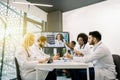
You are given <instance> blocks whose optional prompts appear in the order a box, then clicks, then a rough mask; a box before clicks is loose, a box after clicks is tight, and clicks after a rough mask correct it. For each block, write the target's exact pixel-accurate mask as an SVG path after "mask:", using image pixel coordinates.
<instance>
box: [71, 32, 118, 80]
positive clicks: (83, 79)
mask: <svg viewBox="0 0 120 80" xmlns="http://www.w3.org/2000/svg"><path fill="white" fill-rule="evenodd" d="M101 39H102V36H101V34H100V32H98V31H92V32H89V38H88V42H89V44H90V45H93V51H92V53H91V54H88V55H84V56H80V57H74V56H73V57H71V58H73V61H77V62H82V63H89V62H92V63H93V67H92V68H89V73H90V80H115V79H116V71H115V65H114V62H113V58H112V54H111V52H110V50H109V49H108V48H107V47H106V46H105V45H104V44H103V42H102V41H101ZM80 54H81V52H80ZM72 71H73V72H75V71H76V73H73V72H72ZM71 75H73V76H72V80H87V75H86V70H85V69H76V70H71Z"/></svg>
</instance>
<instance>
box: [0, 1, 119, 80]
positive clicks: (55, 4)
mask: <svg viewBox="0 0 120 80" xmlns="http://www.w3.org/2000/svg"><path fill="white" fill-rule="evenodd" d="M36 3H37V4H36ZM119 21H120V1H119V0H75V1H73V0H0V80H19V79H18V75H17V70H16V68H17V67H16V63H15V57H16V53H17V52H18V51H19V50H20V49H21V44H22V43H23V42H22V41H24V39H25V38H24V35H26V34H27V33H32V34H29V35H31V36H33V34H34V41H39V39H41V37H40V36H45V37H42V39H44V40H45V42H47V44H46V43H45V42H43V43H45V45H40V46H41V47H42V48H41V51H42V53H45V55H46V54H47V58H46V59H45V60H46V61H44V60H43V62H42V61H39V62H40V63H44V62H45V63H46V62H48V60H51V56H52V57H53V59H52V60H51V61H49V62H50V64H48V65H47V66H46V65H42V66H41V65H37V67H36V66H35V67H34V69H35V73H34V78H33V79H32V78H31V79H32V80H54V78H56V79H55V80H77V79H75V78H73V77H74V76H71V74H72V71H71V69H74V68H77V69H79V67H80V66H81V64H80V62H79V63H78V64H77V65H79V66H77V65H76V63H75V64H74V63H73V64H71V63H69V62H68V61H71V60H74V56H72V58H71V55H70V56H69V55H67V56H66V55H64V54H65V53H67V52H68V51H67V47H66V44H65V46H58V45H56V44H57V43H56V40H55V39H57V38H56V37H57V34H60V35H62V36H63V38H64V39H63V40H62V41H63V42H64V43H70V42H72V41H75V42H76V45H75V49H77V47H79V43H78V34H80V33H85V34H86V35H88V40H89V36H90V33H89V32H92V31H98V32H100V34H101V35H102V38H101V39H100V40H101V41H100V42H102V43H103V44H105V46H106V47H107V48H108V49H109V50H110V54H111V55H113V54H115V55H117V57H118V56H119V55H120V51H119V50H120V46H119V41H120V34H119V32H120V29H119V26H120V22H119ZM38 38H39V39H38ZM46 38H47V39H46ZM27 39H28V38H27ZM30 40H31V38H30ZM48 40H49V41H48ZM35 44H36V43H35ZM68 45H69V44H67V46H68ZM87 45H89V43H87ZM89 47H90V48H93V47H94V46H89ZM19 48H20V49H19ZM25 48H26V47H25ZM25 50H26V49H25ZM35 50H36V49H35ZM33 51H34V50H33ZM27 52H29V51H26V54H27ZM33 53H34V52H33ZM36 53H37V52H36ZM56 53H57V54H56ZM74 53H77V51H76V52H74ZM48 57H49V58H48ZM63 57H64V58H63ZM81 57H83V58H84V56H81ZM17 58H18V56H17ZM35 58H36V57H35ZM68 58H70V59H68ZM75 58H76V57H75ZM77 58H79V57H77ZM115 58H116V57H115ZM20 59H21V58H20ZM22 59H23V58H22ZM42 59H43V57H42ZM63 59H64V60H63ZM18 60H19V59H18ZM62 60H63V61H65V62H68V63H67V65H64V66H63V64H62V65H61V64H59V65H58V64H57V66H56V64H54V63H56V62H57V61H58V62H60V63H62V62H61V61H62ZM20 61H21V62H19V61H18V65H19V66H20V67H21V66H23V64H21V63H22V60H20ZM81 61H82V60H81ZM83 61H84V60H83ZM77 62H78V61H77ZM117 62H119V60H118V61H117ZM33 64H35V63H33ZM65 64H66V63H65ZM85 65H86V64H84V66H85ZM116 65H117V67H116ZM58 66H59V67H58ZM68 66H69V67H68ZM82 66H83V64H82ZM93 66H94V65H93ZM28 67H29V65H28ZM39 67H44V68H43V69H40V70H39V69H38V68H39ZM119 67H120V64H118V63H116V62H114V69H115V72H114V73H113V75H115V76H113V75H112V76H113V77H110V79H108V77H109V76H108V77H107V78H101V79H100V78H99V77H98V78H99V79H98V78H96V73H95V69H94V79H92V78H91V77H90V76H91V73H90V76H89V72H88V73H87V71H89V70H88V68H87V70H86V72H85V73H86V75H85V76H86V79H81V78H80V79H78V80H96V79H97V80H120V76H119V75H120V70H118V69H119ZM81 68H82V67H81ZM116 68H117V71H116ZM22 69H24V68H23V67H22V68H20V72H22V71H21V70H22ZM46 69H47V70H46ZM67 69H70V71H69V70H67ZM37 70H38V73H39V72H40V71H41V75H39V74H37ZM79 70H80V69H79ZM42 71H43V72H42ZM19 74H20V75H21V73H19ZM22 74H24V71H23V72H22ZM27 74H28V73H26V74H25V75H22V79H23V80H31V79H29V78H28V79H27V78H24V76H27ZM51 74H52V75H51ZM32 76H33V75H32ZM39 76H42V77H43V78H40V77H39ZM101 76H104V75H101ZM30 77H31V76H30ZM104 77H106V76H104ZM116 77H117V79H115V78H116Z"/></svg>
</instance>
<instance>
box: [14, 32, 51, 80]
mask: <svg viewBox="0 0 120 80" xmlns="http://www.w3.org/2000/svg"><path fill="white" fill-rule="evenodd" d="M33 43H34V34H33V33H27V34H26V35H25V36H24V40H23V45H22V47H21V48H20V49H19V50H18V51H17V52H16V54H15V56H16V58H17V60H18V64H19V66H20V75H21V78H22V80H36V71H35V67H36V65H37V64H39V63H44V62H46V61H48V58H44V59H38V58H36V56H34V55H33V53H32V51H31V50H30V47H31V46H32V45H33ZM48 72H49V71H48V70H46V71H45V70H39V74H38V75H39V76H38V77H39V80H45V79H46V76H47V75H48Z"/></svg>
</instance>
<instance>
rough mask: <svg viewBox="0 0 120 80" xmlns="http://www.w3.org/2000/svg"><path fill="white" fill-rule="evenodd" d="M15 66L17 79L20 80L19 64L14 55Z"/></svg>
mask: <svg viewBox="0 0 120 80" xmlns="http://www.w3.org/2000/svg"><path fill="white" fill-rule="evenodd" d="M15 66H16V73H17V80H22V79H21V76H20V69H19V64H18V61H17V58H16V57H15Z"/></svg>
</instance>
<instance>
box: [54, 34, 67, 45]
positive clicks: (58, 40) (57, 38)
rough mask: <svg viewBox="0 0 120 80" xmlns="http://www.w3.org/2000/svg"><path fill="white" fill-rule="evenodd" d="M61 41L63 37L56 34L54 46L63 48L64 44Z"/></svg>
mask: <svg viewBox="0 0 120 80" xmlns="http://www.w3.org/2000/svg"><path fill="white" fill-rule="evenodd" d="M63 39H64V37H63V35H62V34H60V33H58V34H57V35H56V40H55V46H59V47H64V46H65V44H64V41H63Z"/></svg>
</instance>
